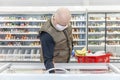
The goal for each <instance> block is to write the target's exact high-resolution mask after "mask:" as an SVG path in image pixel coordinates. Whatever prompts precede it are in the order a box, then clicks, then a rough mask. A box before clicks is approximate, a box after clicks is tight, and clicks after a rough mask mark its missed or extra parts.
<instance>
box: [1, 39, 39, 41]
mask: <svg viewBox="0 0 120 80" xmlns="http://www.w3.org/2000/svg"><path fill="white" fill-rule="evenodd" d="M0 41H40V40H39V39H25V40H22V39H0Z"/></svg>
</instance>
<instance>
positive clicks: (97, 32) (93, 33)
mask: <svg viewBox="0 0 120 80" xmlns="http://www.w3.org/2000/svg"><path fill="white" fill-rule="evenodd" d="M88 34H105V32H88Z"/></svg>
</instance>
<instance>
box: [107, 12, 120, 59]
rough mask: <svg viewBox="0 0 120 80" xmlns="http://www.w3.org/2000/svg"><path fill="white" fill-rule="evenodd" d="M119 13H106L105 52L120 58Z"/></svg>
mask: <svg viewBox="0 0 120 80" xmlns="http://www.w3.org/2000/svg"><path fill="white" fill-rule="evenodd" d="M119 15H120V13H117V12H116V13H115V12H109V13H106V28H107V30H106V32H107V33H106V51H110V52H112V53H114V56H116V57H120V54H119V50H120V17H119Z"/></svg>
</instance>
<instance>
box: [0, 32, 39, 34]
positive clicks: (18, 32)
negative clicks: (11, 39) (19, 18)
mask: <svg viewBox="0 0 120 80" xmlns="http://www.w3.org/2000/svg"><path fill="white" fill-rule="evenodd" d="M0 34H38V33H37V32H27V33H24V32H23V33H22V32H21V33H20V32H14V33H13V32H12V33H11V32H0Z"/></svg>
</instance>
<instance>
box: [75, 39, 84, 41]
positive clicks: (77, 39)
mask: <svg viewBox="0 0 120 80" xmlns="http://www.w3.org/2000/svg"><path fill="white" fill-rule="evenodd" d="M73 41H86V39H73Z"/></svg>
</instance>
